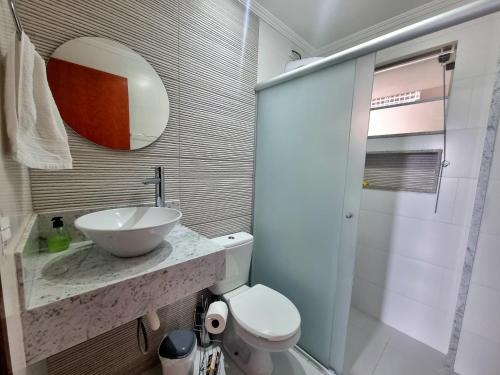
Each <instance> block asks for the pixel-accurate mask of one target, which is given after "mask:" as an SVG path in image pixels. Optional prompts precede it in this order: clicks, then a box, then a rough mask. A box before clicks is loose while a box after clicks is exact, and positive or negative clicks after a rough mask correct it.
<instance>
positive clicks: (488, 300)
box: [464, 283, 500, 371]
mask: <svg viewBox="0 0 500 375" xmlns="http://www.w3.org/2000/svg"><path fill="white" fill-rule="evenodd" d="M499 317H500V291H497V290H493V289H491V288H487V287H484V286H480V285H478V284H474V283H472V284H471V286H470V289H469V296H468V298H467V309H466V312H465V317H464V328H465V329H467V330H469V331H471V332H474V333H476V334H478V335H480V336H483V337H485V338H487V339H490V340H492V341H495V342H497V343H499V344H500V318H499ZM499 371H500V368H499Z"/></svg>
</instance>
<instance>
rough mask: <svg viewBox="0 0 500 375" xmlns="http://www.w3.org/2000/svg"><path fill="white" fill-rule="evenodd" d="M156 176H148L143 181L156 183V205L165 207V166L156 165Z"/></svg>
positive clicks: (145, 183) (148, 183)
mask: <svg viewBox="0 0 500 375" xmlns="http://www.w3.org/2000/svg"><path fill="white" fill-rule="evenodd" d="M154 170H155V177H154V178H146V179H144V180H143V181H142V183H143V184H144V185H155V188H156V189H155V205H156V207H165V171H164V168H163V167H154Z"/></svg>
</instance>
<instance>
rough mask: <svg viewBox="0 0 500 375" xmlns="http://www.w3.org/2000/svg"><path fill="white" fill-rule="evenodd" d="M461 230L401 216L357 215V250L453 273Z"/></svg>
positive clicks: (461, 243) (462, 237) (462, 239)
mask: <svg viewBox="0 0 500 375" xmlns="http://www.w3.org/2000/svg"><path fill="white" fill-rule="evenodd" d="M465 239H466V231H465V229H464V228H462V227H460V226H456V225H451V224H447V223H441V222H431V221H425V220H419V219H413V218H407V217H403V216H393V215H387V214H380V213H377V212H372V211H365V210H362V211H361V216H360V220H359V233H358V244H359V246H363V247H368V248H370V247H371V248H375V249H378V250H383V251H388V250H389V249H390V250H391V251H394V252H397V253H400V254H401V255H405V256H408V257H412V258H415V259H419V260H422V261H425V262H428V263H432V264H434V265H438V266H442V267H445V268H451V269H453V268H454V267H455V260H456V257H455V255H456V252H457V249H459V248H460V247H461V246H465Z"/></svg>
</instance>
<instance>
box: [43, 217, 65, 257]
mask: <svg viewBox="0 0 500 375" xmlns="http://www.w3.org/2000/svg"><path fill="white" fill-rule="evenodd" d="M51 221H52V233H51V234H50V236H49V238H48V240H47V248H48V250H49V253H57V252H59V251H63V250H66V249H67V248H68V247H69V244H70V242H71V238H70V236H69V234H68V233H67V232H66V231H65V230H64V223H63V220H62V217H61V216H55V217H53V218H52V219H51Z"/></svg>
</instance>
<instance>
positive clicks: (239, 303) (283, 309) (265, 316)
mask: <svg viewBox="0 0 500 375" xmlns="http://www.w3.org/2000/svg"><path fill="white" fill-rule="evenodd" d="M229 308H230V310H231V314H232V316H233V318H234V319H235V320H236V321H237V322H238V324H239V325H240V326H241V327H242V328H243V329H245V330H246V331H248V332H250V333H251V334H253V335H255V336H257V337H263V338H265V339H267V340H269V341H283V340H286V339H288V338H290V337H292V336H293V335H295V334H296V333H297V331H298V330H299V328H300V314H299V311H298V310H297V308H296V307H295V305H294V304H293V303H292V302H291V301H290V300H289V299H288V298H286V297H285V296H284V295H282V294H281V293H278V292H277V291H275V290H273V289H271V288H268V287H267V286H264V285H260V284H257V285H255V286H253V287H251V288H250V289H248V290H247V291H245V292H243V293H240V294H238V295H236V296H234V297H231V298H230V299H229Z"/></svg>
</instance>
